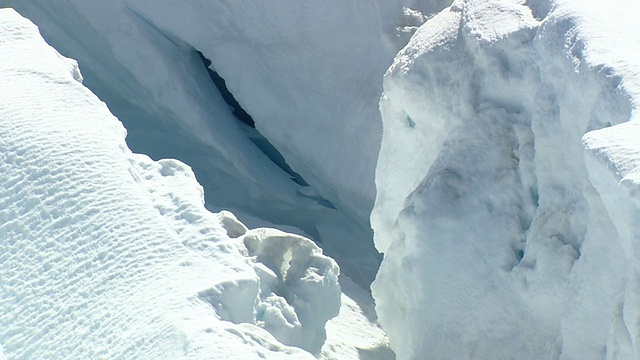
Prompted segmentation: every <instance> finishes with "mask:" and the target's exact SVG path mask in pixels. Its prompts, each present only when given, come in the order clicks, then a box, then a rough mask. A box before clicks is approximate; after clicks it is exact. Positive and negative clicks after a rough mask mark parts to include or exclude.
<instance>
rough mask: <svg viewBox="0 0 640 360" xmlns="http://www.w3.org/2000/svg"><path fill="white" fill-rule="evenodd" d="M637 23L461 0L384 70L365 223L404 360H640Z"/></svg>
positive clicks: (631, 13)
mask: <svg viewBox="0 0 640 360" xmlns="http://www.w3.org/2000/svg"><path fill="white" fill-rule="evenodd" d="M637 10H638V8H636V7H635V6H634V5H631V4H630V3H629V2H623V1H616V2H614V3H611V2H607V3H606V4H605V3H602V2H596V1H585V2H577V1H557V2H546V1H531V2H527V3H525V2H522V1H493V0H478V1H462V0H461V1H455V2H454V3H453V4H452V5H451V7H450V8H448V9H445V10H443V11H442V12H441V13H439V14H438V15H437V16H435V17H433V18H431V19H429V20H428V21H427V22H426V23H425V24H424V25H423V26H422V27H421V28H420V29H419V30H418V31H417V32H416V34H415V35H414V37H413V38H412V39H411V41H410V43H409V44H408V45H407V46H406V47H405V48H404V49H403V50H402V51H400V52H399V54H398V55H397V56H396V59H395V61H394V64H393V65H392V66H391V68H390V69H389V70H388V72H387V74H386V75H385V79H384V95H383V97H382V100H381V102H380V107H381V112H382V117H383V124H384V129H383V140H382V147H381V152H380V158H379V161H378V167H377V169H376V185H377V189H378V195H377V199H376V205H375V208H374V211H373V214H372V225H373V228H374V231H375V240H376V245H377V246H378V249H380V251H383V252H385V257H384V260H383V262H382V265H381V269H380V272H379V273H378V276H377V279H376V281H375V282H374V284H373V294H374V297H375V299H376V304H377V311H378V314H379V316H380V321H381V323H382V325H383V327H384V328H385V330H386V331H387V332H388V333H389V336H390V341H391V344H392V347H393V348H394V350H396V352H397V355H398V359H423V358H450V359H466V358H475V359H512V358H518V359H541V358H562V359H603V358H611V359H616V358H617V359H635V358H638V355H637V354H638V353H639V351H640V347H639V344H638V342H637V339H638V336H640V332H639V330H640V329H639V328H638V324H639V321H638V320H640V318H639V315H640V314H639V313H638V311H637V309H638V306H637V305H638V299H639V297H638V295H639V294H638V290H637V278H638V275H637V274H638V271H637V265H635V263H636V260H635V259H636V258H637V256H638V254H639V253H638V250H637V249H636V248H637V246H636V245H635V243H637V239H638V225H637V224H638V220H639V219H640V218H639V217H638V215H639V213H638V210H639V209H638V204H639V203H638V202H637V200H636V199H635V196H636V195H635V194H636V193H637V189H638V187H637V184H638V182H637V179H638V177H637V174H638V172H637V169H638V167H637V164H638V159H640V157H638V156H639V155H640V152H639V151H638V138H639V137H638V135H640V134H639V133H638V130H637V129H638V127H637V124H636V122H637V120H635V108H636V104H637V99H638V97H637V95H638V94H637V89H638V86H637V81H638V74H639V73H638V69H640V68H639V67H638V65H639V64H640V61H638V59H636V58H637V55H638V52H637V51H635V50H634V49H635V48H637V46H638V44H639V42H638V37H637V35H636V34H638V33H640V32H638V30H639V29H638V25H637V21H636V15H637ZM616 124H618V125H616ZM598 129H602V130H598ZM585 134H586V135H585ZM585 148H586V150H585Z"/></svg>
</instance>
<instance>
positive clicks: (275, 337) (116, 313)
mask: <svg viewBox="0 0 640 360" xmlns="http://www.w3.org/2000/svg"><path fill="white" fill-rule="evenodd" d="M81 80H82V77H81V76H80V72H79V71H78V67H77V64H76V63H75V61H72V60H69V59H66V58H64V57H62V56H61V55H59V54H58V53H57V52H56V51H55V50H53V49H52V48H51V47H49V46H48V45H47V44H46V43H45V42H44V41H43V40H42V38H41V37H40V36H39V34H38V31H37V28H36V27H35V26H34V25H33V24H32V23H30V22H29V21H28V20H26V19H24V18H22V17H20V16H19V15H18V14H17V13H15V12H14V11H12V10H0V98H1V99H2V101H1V102H0V123H1V125H2V126H0V149H1V151H0V184H2V186H1V187H0V188H1V191H0V205H1V206H0V208H1V210H0V273H1V274H2V283H1V284H0V312H1V314H2V316H0V342H1V343H2V345H1V346H2V347H1V348H2V352H3V353H4V354H5V355H6V356H7V357H8V358H10V359H70V358H130V359H147V358H148V359H161V358H165V359H169V358H171V359H177V358H193V359H205V358H237V359H249V358H251V359H264V358H273V359H281V358H292V359H305V358H309V359H313V358H314V357H313V356H312V355H311V354H310V353H309V352H306V351H303V350H300V349H298V348H293V347H288V346H285V345H283V343H284V344H288V345H295V346H299V347H302V348H304V349H306V350H309V351H311V352H316V353H317V352H319V350H320V347H321V345H322V343H323V342H324V339H325V332H324V324H325V322H326V321H327V320H328V319H329V318H331V317H333V316H335V315H337V313H338V310H339V307H340V287H339V285H338V273H339V270H338V267H337V265H336V263H335V262H334V261H333V260H332V259H330V258H328V257H326V256H324V255H322V252H321V250H320V249H319V248H318V247H317V246H316V245H315V244H314V243H313V242H311V241H310V240H308V239H306V238H303V237H300V236H296V235H291V234H286V233H282V232H279V231H276V230H272V229H256V230H247V229H246V227H245V226H244V225H243V224H242V223H240V222H239V221H238V220H236V219H235V217H234V216H233V215H231V214H230V213H228V212H222V213H218V214H213V213H210V212H208V211H207V210H206V209H205V208H204V201H203V193H202V188H201V187H200V185H198V183H197V182H196V180H195V177H194V176H193V173H192V172H191V169H190V168H189V167H187V166H186V165H184V164H182V163H180V162H178V161H175V160H161V161H158V162H154V161H152V160H151V159H149V158H148V157H147V156H144V155H137V154H133V153H131V151H130V150H129V149H128V148H127V146H126V144H125V142H124V137H125V131H124V128H123V127H122V125H121V124H120V122H119V121H118V120H117V119H116V118H115V117H113V115H111V114H110V113H109V111H108V109H107V108H106V106H105V105H104V103H102V102H101V101H100V100H99V99H98V98H97V97H95V95H93V94H92V93H91V92H90V91H89V90H87V89H86V88H85V87H84V86H83V85H82V84H81V83H80V81H81ZM225 320H226V321H225Z"/></svg>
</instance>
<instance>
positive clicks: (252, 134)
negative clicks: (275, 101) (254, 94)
mask: <svg viewBox="0 0 640 360" xmlns="http://www.w3.org/2000/svg"><path fill="white" fill-rule="evenodd" d="M196 52H197V53H198V56H199V57H200V60H202V63H203V64H204V66H205V68H206V69H207V73H208V74H209V78H211V82H213V84H214V85H215V87H216V89H218V91H219V92H220V95H222V99H223V100H224V101H225V102H226V103H227V105H229V107H230V108H231V111H232V113H233V115H234V116H235V118H236V119H237V120H238V121H239V122H240V123H242V124H243V125H244V127H243V129H244V130H245V133H246V134H247V137H248V138H249V140H251V142H253V144H255V145H256V146H257V147H258V149H260V151H262V153H264V154H265V155H266V156H267V157H268V158H269V160H271V161H273V163H274V164H276V165H277V166H278V167H279V168H280V169H282V170H283V171H284V172H286V173H287V174H289V176H290V177H291V180H293V181H295V182H296V183H297V184H298V185H300V186H309V184H308V183H307V182H306V181H305V180H304V178H302V176H301V175H300V174H298V173H297V172H295V171H293V169H291V167H290V166H289V164H287V162H286V161H285V159H284V157H283V156H282V154H280V152H279V151H278V150H277V149H276V148H275V147H274V146H273V145H272V144H271V143H270V142H269V140H267V138H265V137H264V136H263V135H262V134H260V132H259V131H258V130H257V129H256V124H255V121H253V118H252V117H251V115H249V113H247V112H246V111H245V110H244V109H243V108H242V106H240V103H239V102H238V100H236V98H235V96H233V94H232V93H231V91H229V88H227V83H226V82H225V80H224V79H223V78H222V77H221V76H220V75H219V74H218V73H217V72H216V71H215V70H214V69H213V68H212V67H211V65H212V62H211V60H209V59H207V58H206V57H205V56H204V54H202V52H200V51H198V50H196Z"/></svg>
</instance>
